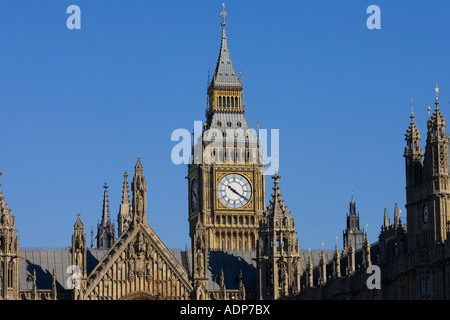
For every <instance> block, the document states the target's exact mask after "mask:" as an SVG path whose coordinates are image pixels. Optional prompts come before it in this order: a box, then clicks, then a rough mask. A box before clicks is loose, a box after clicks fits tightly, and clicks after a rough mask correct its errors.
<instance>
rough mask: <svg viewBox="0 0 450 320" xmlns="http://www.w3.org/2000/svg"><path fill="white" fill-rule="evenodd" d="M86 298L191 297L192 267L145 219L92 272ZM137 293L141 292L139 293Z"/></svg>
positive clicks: (120, 240)
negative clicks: (185, 266)
mask: <svg viewBox="0 0 450 320" xmlns="http://www.w3.org/2000/svg"><path fill="white" fill-rule="evenodd" d="M84 287H85V288H86V289H82V290H81V291H82V298H83V299H94V300H97V299H113V300H117V299H122V298H127V297H136V296H145V297H146V299H149V298H153V299H168V300H178V299H188V298H189V295H190V294H191V292H192V285H191V283H190V281H189V277H188V271H187V270H186V269H185V268H184V267H183V265H182V264H181V263H180V262H179V261H178V260H177V259H176V258H175V257H174V255H173V253H172V252H171V251H170V250H169V249H168V248H167V247H166V245H165V244H164V243H163V241H162V240H161V239H160V238H159V236H158V235H157V234H156V232H155V231H154V230H153V229H152V228H151V227H150V225H149V224H148V223H147V222H146V221H145V222H143V223H139V224H137V225H136V226H135V227H131V228H130V229H129V230H128V231H127V232H125V233H124V234H122V236H121V237H120V238H119V239H118V240H117V241H116V242H115V243H114V245H113V247H112V248H111V249H110V250H109V251H108V252H107V253H106V254H105V256H104V257H103V258H102V259H101V261H100V262H99V263H98V265H97V266H96V267H95V268H94V270H92V273H91V274H90V275H89V276H88V279H87V282H86V284H85V286H84ZM135 293H139V295H136V294H135Z"/></svg>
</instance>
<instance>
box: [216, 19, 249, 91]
mask: <svg viewBox="0 0 450 320" xmlns="http://www.w3.org/2000/svg"><path fill="white" fill-rule="evenodd" d="M211 86H213V87H215V88H216V87H220V86H231V87H233V86H237V87H240V86H242V84H241V82H240V80H239V78H238V76H237V74H236V70H235V69H234V66H233V62H232V61H231V56H230V50H229V49H228V42H227V34H226V31H225V25H222V39H221V43H220V53H219V58H218V60H217V65H216V70H215V72H214V77H213V80H212V82H211Z"/></svg>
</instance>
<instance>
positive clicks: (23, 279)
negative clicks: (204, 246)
mask: <svg viewBox="0 0 450 320" xmlns="http://www.w3.org/2000/svg"><path fill="white" fill-rule="evenodd" d="M107 252H108V250H100V249H90V250H88V251H87V253H86V268H87V274H88V275H89V274H90V273H91V271H92V270H93V269H94V267H95V266H96V265H97V264H98V262H99V261H100V260H101V259H102V258H103V256H104V255H105V254H106V253H107ZM172 253H173V255H174V256H175V258H176V259H177V260H178V261H179V262H180V263H181V264H182V265H183V267H184V268H185V269H186V270H187V271H188V273H190V270H191V267H190V266H191V252H190V251H187V252H186V251H182V250H172ZM19 256H20V257H21V259H20V261H19V289H20V290H30V289H32V287H33V271H34V270H36V287H37V289H51V288H52V274H53V272H55V276H56V288H57V290H64V289H67V285H66V281H67V279H68V278H69V277H70V275H71V272H70V271H69V272H67V271H68V267H69V266H70V265H71V264H72V254H71V251H70V249H21V250H20V251H19Z"/></svg>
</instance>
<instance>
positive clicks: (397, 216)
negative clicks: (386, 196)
mask: <svg viewBox="0 0 450 320" xmlns="http://www.w3.org/2000/svg"><path fill="white" fill-rule="evenodd" d="M399 225H400V214H399V213H398V206H397V204H395V208H394V227H395V228H396V229H397V228H398V226H399Z"/></svg>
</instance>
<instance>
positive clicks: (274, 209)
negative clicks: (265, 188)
mask: <svg viewBox="0 0 450 320" xmlns="http://www.w3.org/2000/svg"><path fill="white" fill-rule="evenodd" d="M272 179H273V187H272V190H273V193H272V199H271V200H270V202H269V205H268V206H267V212H268V213H269V214H272V215H274V216H275V215H286V214H288V215H289V216H290V213H289V211H287V207H286V206H285V205H284V200H282V199H281V196H282V194H281V193H280V189H281V188H280V179H281V176H279V175H278V170H277V171H276V172H275V174H274V175H273V176H272Z"/></svg>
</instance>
